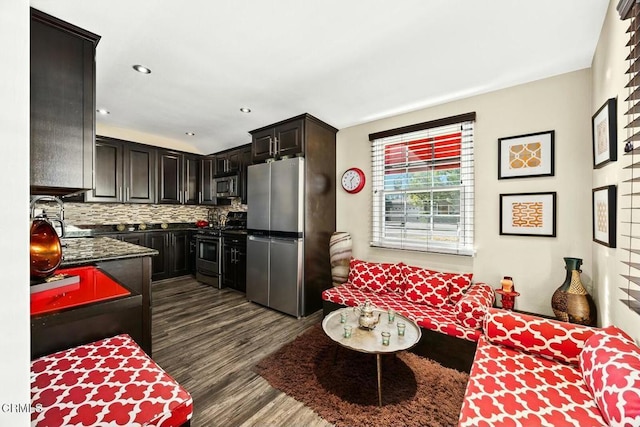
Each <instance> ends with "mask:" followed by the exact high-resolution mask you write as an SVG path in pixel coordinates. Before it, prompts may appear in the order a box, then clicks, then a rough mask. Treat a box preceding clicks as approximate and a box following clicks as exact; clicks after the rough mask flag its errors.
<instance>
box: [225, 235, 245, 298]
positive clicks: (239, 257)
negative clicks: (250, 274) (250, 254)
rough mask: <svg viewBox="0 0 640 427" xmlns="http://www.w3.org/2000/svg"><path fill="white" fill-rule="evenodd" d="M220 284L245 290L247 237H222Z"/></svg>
mask: <svg viewBox="0 0 640 427" xmlns="http://www.w3.org/2000/svg"><path fill="white" fill-rule="evenodd" d="M222 286H225V287H228V288H232V289H235V290H237V291H241V292H246V291H247V238H246V237H245V236H243V237H224V240H223V245H222Z"/></svg>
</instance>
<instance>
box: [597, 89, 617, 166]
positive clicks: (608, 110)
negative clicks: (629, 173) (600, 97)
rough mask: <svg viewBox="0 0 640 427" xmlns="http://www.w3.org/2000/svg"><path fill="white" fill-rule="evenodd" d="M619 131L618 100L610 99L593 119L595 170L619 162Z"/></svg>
mask: <svg viewBox="0 0 640 427" xmlns="http://www.w3.org/2000/svg"><path fill="white" fill-rule="evenodd" d="M617 129H618V126H617V119H616V98H609V99H607V101H606V102H605V103H604V104H603V105H602V107H600V108H599V109H598V111H596V113H595V114H594V115H593V116H592V117H591V142H592V146H593V168H594V169H599V168H601V167H603V166H605V165H607V164H608V163H611V162H615V161H616V160H618V130H617Z"/></svg>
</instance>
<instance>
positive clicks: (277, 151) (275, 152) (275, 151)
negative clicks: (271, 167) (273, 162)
mask: <svg viewBox="0 0 640 427" xmlns="http://www.w3.org/2000/svg"><path fill="white" fill-rule="evenodd" d="M278 142H279V141H278V137H277V136H276V137H274V138H273V155H274V156H275V155H276V154H278V153H279V152H280V147H278Z"/></svg>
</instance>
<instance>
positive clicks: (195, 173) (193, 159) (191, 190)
mask: <svg viewBox="0 0 640 427" xmlns="http://www.w3.org/2000/svg"><path fill="white" fill-rule="evenodd" d="M199 182H200V158H199V156H190V155H185V156H184V198H183V203H184V204H188V205H196V204H198V203H200V188H199Z"/></svg>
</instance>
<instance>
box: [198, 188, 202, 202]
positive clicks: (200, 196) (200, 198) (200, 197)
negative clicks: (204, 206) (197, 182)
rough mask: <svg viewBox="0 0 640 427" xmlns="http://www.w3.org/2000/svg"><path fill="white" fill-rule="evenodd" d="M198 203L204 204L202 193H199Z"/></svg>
mask: <svg viewBox="0 0 640 427" xmlns="http://www.w3.org/2000/svg"><path fill="white" fill-rule="evenodd" d="M198 203H202V191H198Z"/></svg>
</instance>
